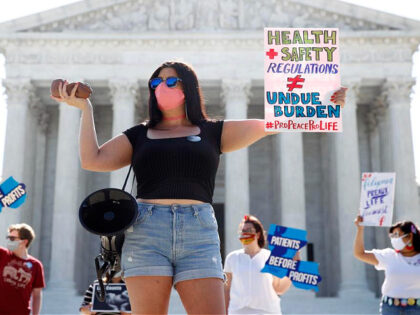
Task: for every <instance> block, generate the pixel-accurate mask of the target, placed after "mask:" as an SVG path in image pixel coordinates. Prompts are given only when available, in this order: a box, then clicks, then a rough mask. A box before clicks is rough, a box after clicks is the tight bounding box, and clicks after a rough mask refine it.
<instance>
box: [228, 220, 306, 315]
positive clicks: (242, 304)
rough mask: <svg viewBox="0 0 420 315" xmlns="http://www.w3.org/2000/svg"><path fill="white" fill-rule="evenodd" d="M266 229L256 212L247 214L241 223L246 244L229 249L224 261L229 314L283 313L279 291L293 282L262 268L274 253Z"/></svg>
mask: <svg viewBox="0 0 420 315" xmlns="http://www.w3.org/2000/svg"><path fill="white" fill-rule="evenodd" d="M264 232H265V231H264V227H263V225H262V223H261V222H260V220H258V219H257V218H256V217H255V216H252V215H246V216H245V217H244V219H243V220H242V221H241V223H240V224H239V241H240V242H241V243H242V248H241V249H238V250H235V251H233V252H231V253H229V255H227V257H226V260H225V265H224V272H225V273H226V276H227V281H226V285H225V303H226V312H227V313H228V314H267V313H268V314H281V308H280V297H279V295H283V294H284V293H286V292H287V290H289V288H290V286H291V284H292V282H291V281H290V279H289V278H287V277H284V278H281V279H280V278H278V277H275V276H273V275H272V274H269V273H262V272H261V269H262V268H263V267H264V265H265V262H266V261H267V259H268V258H269V257H270V251H269V250H268V249H265V248H264V246H265V244H266V239H265V233H264ZM295 259H299V254H297V255H296V257H295Z"/></svg>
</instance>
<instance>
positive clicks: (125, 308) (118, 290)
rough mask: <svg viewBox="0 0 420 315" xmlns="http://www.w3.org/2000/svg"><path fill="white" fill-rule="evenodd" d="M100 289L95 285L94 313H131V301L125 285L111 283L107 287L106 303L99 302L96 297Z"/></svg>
mask: <svg viewBox="0 0 420 315" xmlns="http://www.w3.org/2000/svg"><path fill="white" fill-rule="evenodd" d="M99 290H100V287H99V284H98V283H95V284H94V285H93V300H92V312H115V311H121V312H124V313H131V306H130V300H129V298H128V291H127V287H126V286H125V284H124V283H109V284H107V285H105V301H104V302H101V301H99V299H98V297H97V296H96V294H97V292H99Z"/></svg>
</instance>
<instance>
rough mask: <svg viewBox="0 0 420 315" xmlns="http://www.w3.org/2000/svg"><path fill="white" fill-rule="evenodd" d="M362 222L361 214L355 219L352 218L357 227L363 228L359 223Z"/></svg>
mask: <svg viewBox="0 0 420 315" xmlns="http://www.w3.org/2000/svg"><path fill="white" fill-rule="evenodd" d="M362 222H363V217H362V216H361V215H358V216H357V217H356V219H354V225H356V227H357V228H358V229H363V225H360V223H362Z"/></svg>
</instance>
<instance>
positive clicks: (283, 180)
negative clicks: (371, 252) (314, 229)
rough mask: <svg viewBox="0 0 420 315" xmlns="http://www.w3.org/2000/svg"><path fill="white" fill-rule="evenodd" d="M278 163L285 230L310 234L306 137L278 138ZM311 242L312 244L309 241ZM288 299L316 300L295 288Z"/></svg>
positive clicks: (286, 135)
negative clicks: (305, 153) (305, 156)
mask: <svg viewBox="0 0 420 315" xmlns="http://www.w3.org/2000/svg"><path fill="white" fill-rule="evenodd" d="M273 137H274V139H273V140H274V146H275V159H276V164H278V165H279V166H280V167H278V168H277V170H278V172H277V173H276V174H275V178H276V182H277V183H278V185H277V187H278V188H279V191H278V192H279V197H280V198H278V202H279V208H280V211H281V212H280V213H281V214H280V222H279V224H281V225H283V226H288V227H293V228H297V229H302V230H306V229H307V228H306V204H305V174H304V170H305V168H304V160H303V140H302V137H303V134H302V133H301V132H294V133H292V132H284V133H280V134H278V135H274V136H273ZM309 241H310V240H309ZM306 250H307V247H304V248H303V249H302V250H301V253H300V256H301V259H302V260H307V251H306ZM286 294H287V297H288V298H294V299H299V298H305V299H308V298H313V297H314V296H315V295H314V292H313V291H306V290H299V289H297V288H295V287H294V286H292V287H291V288H290V289H289V291H287V293H286Z"/></svg>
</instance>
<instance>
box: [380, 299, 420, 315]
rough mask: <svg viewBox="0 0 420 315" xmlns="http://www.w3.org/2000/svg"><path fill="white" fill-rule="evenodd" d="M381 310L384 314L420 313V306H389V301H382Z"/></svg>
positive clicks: (411, 314) (410, 314)
mask: <svg viewBox="0 0 420 315" xmlns="http://www.w3.org/2000/svg"><path fill="white" fill-rule="evenodd" d="M380 312H381V314H382V315H420V306H418V305H412V306H410V305H407V306H395V305H391V306H389V305H388V303H384V302H381V306H380Z"/></svg>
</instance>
